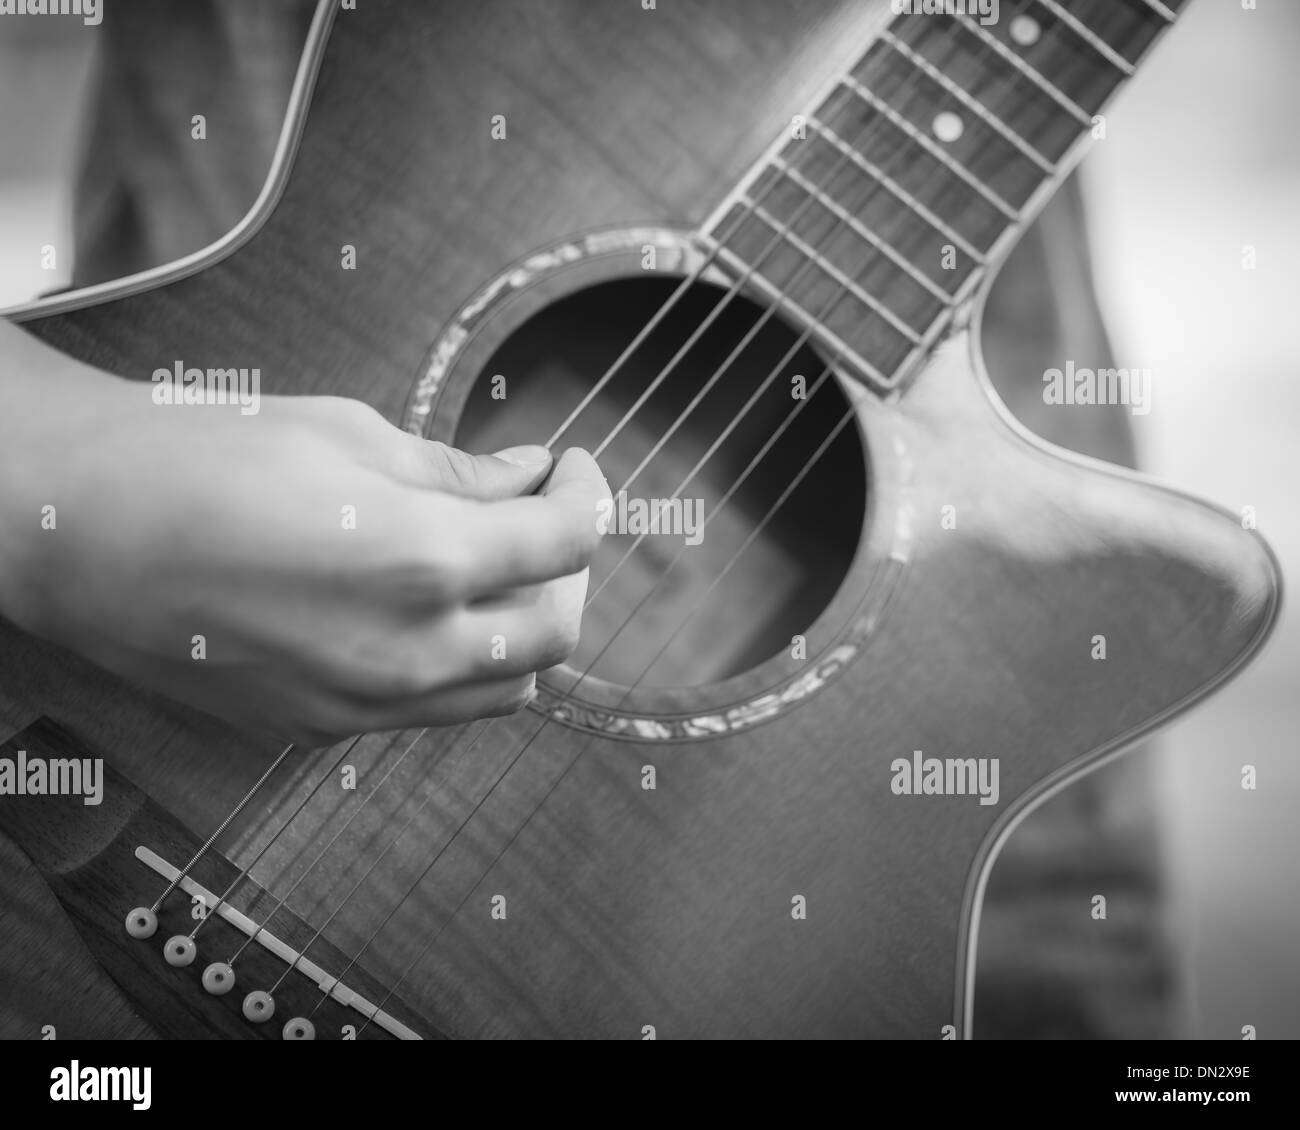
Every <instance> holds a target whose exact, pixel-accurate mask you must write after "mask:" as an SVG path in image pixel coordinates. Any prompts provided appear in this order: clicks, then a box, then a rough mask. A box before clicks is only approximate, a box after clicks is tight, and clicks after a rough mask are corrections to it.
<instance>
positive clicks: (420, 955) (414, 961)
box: [312, 409, 853, 1036]
mask: <svg viewBox="0 0 1300 1130" xmlns="http://www.w3.org/2000/svg"><path fill="white" fill-rule="evenodd" d="M852 412H853V409H850V411H849V413H847V414H846V416H845V419H844V420H842V421H841V422H840V425H838V426H837V429H836V430H837V431H838V430H839V427H842V426H843V425H844V424H845V423H847V420H848V419H849V418H850V417H851V415H852ZM829 438H830V437H828V442H829ZM815 458H816V457H814V461H815ZM806 469H807V468H805V471H806ZM792 485H793V484H792ZM769 517H770V514H769ZM755 533H757V530H756V531H755ZM743 548H744V547H742V552H743ZM737 556H738V555H737ZM674 563H675V561H674ZM731 564H734V558H733V562H731V563H729V565H728V567H727V569H724V574H723V575H725V573H726V572H727V571H728V570H729V569H730V567H731ZM671 567H672V565H670V566H669V568H670V569H671ZM721 579H722V577H721V576H720V577H719V578H718V579H717V581H720V580H721ZM717 581H715V585H716V583H717ZM712 587H714V586H711V587H710V588H712ZM704 595H705V596H707V592H706V594H704ZM701 599H703V598H701ZM688 619H689V614H688ZM686 622H687V621H686V620H684V621H683V622H682V624H680V625H679V626H678V629H677V630H676V631H675V632H674V633H673V636H672V637H670V639H669V640H668V641H666V643H665V645H664V648H661V649H660V652H659V653H657V655H656V657H655V659H652V661H651V667H653V665H654V663H655V662H657V660H658V656H659V655H662V653H663V651H664V649H665V648H666V647H667V646H668V645H669V644H671V641H672V639H673V638H675V636H676V635H677V634H678V632H680V630H681V627H682V626H684V624H685V623H686ZM649 669H650V668H647V671H648V670H649ZM625 697H626V696H625ZM543 725H545V724H543ZM594 740H595V738H594V737H593V738H592V739H590V740H589V742H588V743H587V747H584V750H583V751H581V752H580V753H579V754H578V755H577V757H575V758H574V760H573V762H571V763H570V765H569V766H568V767H566V769H565V770H564V772H563V773H562V774H561V776H560V778H559V779H557V780H556V782H555V783H554V784H553V785H552V786H551V788H550V789H548V790H547V793H546V795H545V796H543V798H542V800H541V802H540V803H539V804H538V805H537V806H536V807H535V808H534V809H533V812H532V813H530V815H529V817H528V818H527V819H526V820H525V822H524V825H523V826H521V827H520V828H519V829H518V830H517V831H516V832H515V834H514V835H512V836H511V838H510V840H509V841H508V842H507V843H506V845H505V846H504V847H503V848H502V849H501V850H500V851H499V852H498V853H497V855H496V857H495V858H494V859H493V861H492V863H491V864H490V865H489V867H488V870H487V871H486V872H484V874H483V875H481V876H480V877H479V879H478V880H476V882H475V883H474V884H473V886H472V887H471V888H470V890H469V891H468V892H467V894H466V895H465V897H464V898H462V900H461V902H460V903H459V904H458V905H457V906H456V908H455V909H454V910H453V911H452V913H451V915H450V916H449V917H448V919H447V920H446V922H444V924H443V926H442V927H440V928H439V930H438V931H437V933H436V934H435V935H434V937H433V938H431V939H430V941H429V942H428V943H426V945H425V946H424V947H423V949H422V950H421V951H420V952H419V953H417V955H416V956H415V958H413V959H412V961H411V962H410V963H409V964H408V966H407V968H406V970H405V971H404V972H403V974H402V976H401V978H399V980H398V982H397V983H396V984H395V985H394V986H393V987H392V988H391V989H390V990H388V992H387V994H386V995H385V996H384V997H383V998H382V999H381V1000H380V1002H379V1005H378V1006H377V1008H378V1009H382V1008H383V1006H384V1005H385V1004H386V1003H387V1002H388V1001H389V1000H390V999H391V998H392V996H393V995H394V994H395V992H396V990H397V988H399V987H400V985H401V984H402V982H403V981H404V980H405V979H406V977H407V976H409V974H410V972H411V971H412V970H413V969H414V967H415V966H416V965H417V964H418V963H419V961H421V960H422V959H423V957H424V956H425V955H426V954H427V953H428V952H429V951H430V950H431V949H432V947H433V946H434V945H435V944H436V942H437V940H438V939H439V938H440V937H441V935H442V933H443V932H444V931H445V930H446V928H447V926H449V925H450V923H451V921H452V920H454V918H455V917H456V915H457V914H459V912H460V910H461V909H462V908H463V907H464V905H465V904H466V903H467V902H468V900H469V898H471V897H472V896H473V893H474V891H476V890H477V889H478V887H479V886H481V884H482V882H483V881H484V880H485V879H486V878H487V875H488V874H490V873H491V870H492V869H493V868H494V867H495V866H496V863H497V862H499V860H500V859H501V858H502V856H503V855H504V853H505V852H506V851H507V850H509V847H510V846H511V844H513V843H514V842H515V841H516V840H517V839H518V836H519V835H520V834H522V832H523V830H524V828H525V827H526V826H527V825H528V823H529V822H531V820H532V819H533V817H534V816H535V815H536V814H537V812H539V811H540V810H541V809H542V808H543V807H544V805H545V803H546V801H547V799H549V797H550V796H551V795H552V794H553V793H554V792H555V790H556V789H557V788H558V787H559V784H560V782H561V781H562V780H563V778H564V777H565V776H566V775H567V773H568V771H569V769H571V768H572V767H573V765H574V764H576V762H577V761H578V759H579V758H581V756H582V755H583V753H585V751H586V748H588V747H590V745H591V744H592V742H594ZM426 871H427V869H426ZM420 878H421V879H422V878H423V873H422V875H421V877H420ZM419 881H420V880H417V884H418V882H419ZM389 918H391V914H390V915H389ZM387 921H388V919H387V918H386V919H385V923H386V922H387ZM382 925H383V924H381V927H380V928H381V929H382ZM371 940H373V936H372V939H371ZM368 944H369V942H367V945H368ZM363 949H364V947H363ZM359 956H360V955H359V954H358V957H359ZM355 960H356V958H354V959H353V961H354V962H355ZM351 964H352V963H349V967H348V968H349V969H350V968H351ZM327 997H328V993H327V994H325V995H324V996H322V998H321V1000H320V1001H318V1002H317V1005H316V1007H315V1008H314V1009H313V1010H312V1015H314V1014H315V1012H316V1010H317V1009H318V1008H319V1007H320V1005H321V1004H322V1003H323V1002H324V1000H325V999H326V998H327ZM370 1019H371V1018H370V1017H368V1018H367V1019H366V1021H365V1022H364V1023H363V1024H362V1026H361V1029H360V1030H359V1031H358V1033H357V1035H358V1036H359V1035H360V1034H361V1032H362V1031H364V1030H365V1028H366V1027H367V1026H368V1025H369V1023H370Z"/></svg>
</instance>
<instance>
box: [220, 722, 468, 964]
mask: <svg viewBox="0 0 1300 1130" xmlns="http://www.w3.org/2000/svg"><path fill="white" fill-rule="evenodd" d="M489 724H490V723H489ZM431 728H432V727H429V726H426V727H425V728H424V729H423V730H421V731H420V732H419V733H418V734H416V735H415V737H414V738H412V739H411V742H410V744H409V745H408V746H407V747H406V749H405V750H403V751H402V755H401V756H400V757H399V758H398V759H397V760H396V761H395V762H393V764H392V765H391V766H389V768H388V771H387V772H386V773H385V774H384V775H383V777H381V778H380V780H379V782H378V783H377V784H376V785H375V787H374V788H373V789H371V790H370V792H369V793H367V794H366V796H365V798H364V799H363V800H362V801H361V803H360V804H359V805H357V807H356V808H354V809H353V810H352V813H351V814H350V815H349V816H348V818H347V820H345V821H344V822H343V826H342V827H341V828H339V829H338V830H337V831H336V832H335V833H334V835H333V837H332V838H331V839H330V841H329V843H327V844H326V845H325V846H324V847H323V848H322V849H321V850H320V853H319V854H318V855H317V856H316V858H315V859H314V860H312V862H311V863H310V864H309V865H308V867H307V870H306V871H304V872H303V873H302V874H301V875H299V876H298V878H297V879H296V880H295V881H294V883H293V885H292V886H291V887H290V888H289V889H288V890H287V891H285V893H284V894H283V895H281V896H280V898H279V900H278V901H277V902H276V904H275V906H274V907H273V908H272V909H271V911H270V913H269V914H267V916H266V918H265V919H264V920H263V922H262V924H261V925H260V926H258V927H257V928H256V929H255V930H254V931H253V932H252V933H251V934H250V935H248V937H246V938H245V939H244V941H243V943H242V944H241V945H240V947H239V948H238V949H237V950H236V951H235V953H234V956H233V957H231V958H230V960H229V961H227V962H226V964H227V965H230V966H232V967H233V966H234V964H235V962H236V961H237V960H238V958H239V955H240V954H242V953H243V952H244V950H246V949H247V948H248V947H249V946H250V945H251V944H252V943H253V942H254V941H255V940H256V939H257V938H258V937H259V936H260V935H261V933H262V931H263V930H265V929H266V927H267V925H268V924H269V923H270V921H271V919H272V918H274V917H275V915H276V913H277V912H278V911H279V910H280V908H281V907H282V906H284V904H285V902H286V900H287V899H288V898H289V896H290V895H291V894H293V892H294V891H296V890H297V889H298V887H299V886H300V885H301V884H302V882H303V880H304V879H306V878H307V876H308V875H310V874H311V872H312V870H313V869H314V868H315V866H316V864H318V863H319V862H320V861H321V859H323V858H324V856H325V855H326V853H327V852H328V851H329V849H330V848H331V847H333V846H334V844H335V843H337V842H338V839H339V837H340V836H342V835H343V833H344V832H346V831H347V830H348V827H349V826H350V825H351V824H352V821H353V820H355V819H356V818H357V817H358V816H359V815H360V814H361V812H362V810H363V809H364V808H365V806H366V805H367V804H368V803H369V802H370V800H371V799H372V798H373V797H374V796H375V795H376V794H377V793H378V792H379V790H380V789H382V788H383V787H384V783H385V782H386V781H387V780H388V779H389V778H390V777H391V776H392V775H393V774H394V773H396V772H397V770H398V768H399V767H400V766H401V764H402V762H404V761H405V760H406V759H407V757H408V756H409V755H410V753H411V751H412V750H414V749H415V747H416V746H417V745H419V743H420V741H421V739H422V738H423V737H424V735H425V734H427V733H428V732H429V730H430V729H431ZM483 729H487V725H485V726H484V727H483ZM365 736H366V735H364V734H359V735H358V736H357V737H356V738H355V739H354V741H360V740H361V739H362V738H363V737H365ZM440 760H441V759H440ZM398 807H399V808H400V807H401V806H400V805H399V806H398Z"/></svg>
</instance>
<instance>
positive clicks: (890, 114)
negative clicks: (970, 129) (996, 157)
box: [843, 75, 1020, 221]
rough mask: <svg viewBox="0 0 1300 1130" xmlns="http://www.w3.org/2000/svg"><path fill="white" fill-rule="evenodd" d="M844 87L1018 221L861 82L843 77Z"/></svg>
mask: <svg viewBox="0 0 1300 1130" xmlns="http://www.w3.org/2000/svg"><path fill="white" fill-rule="evenodd" d="M843 85H844V86H846V87H848V89H849V90H851V91H852V92H853V93H854V94H855V95H857V97H858V98H860V99H861V100H862V101H863V102H865V103H867V105H868V106H870V107H871V108H872V109H874V110H876V111H878V112H879V113H881V114H883V115H884V116H885V117H886V118H888V119H889V120H890V121H891V122H893V123H894V125H896V126H897V127H898V128H899V129H901V130H902V131H903V132H904V133H906V134H907V135H908V136H909V137H910V138H912V140H913V141H915V142H916V143H917V144H918V145H920V146H921V147H922V148H923V149H924V150H925V151H926V152H927V153H929V154H930V155H931V156H932V157H934V159H935V160H937V161H938V162H939V163H940V164H942V165H945V166H946V167H947V168H948V169H949V170H951V171H952V172H953V173H954V174H956V175H957V176H958V177H960V178H961V179H962V180H964V181H965V182H966V183H967V184H968V185H970V186H971V188H973V189H974V190H975V191H976V192H978V193H979V194H980V195H981V196H982V197H984V199H985V200H987V201H988V202H989V203H990V204H992V205H993V207H994V208H996V209H997V210H998V211H999V212H1001V213H1002V214H1003V215H1004V216H1005V217H1006V218H1007V219H1008V220H1012V221H1017V220H1019V219H1020V213H1019V212H1017V211H1016V209H1015V208H1013V207H1012V206H1011V205H1010V204H1008V203H1007V202H1006V201H1005V200H1004V199H1003V198H1002V197H1001V195H999V194H998V193H997V192H995V191H994V190H993V189H992V188H990V187H989V186H988V185H986V184H985V183H984V182H983V181H982V180H980V179H979V177H977V176H976V175H975V174H974V173H972V172H971V171H970V170H969V169H967V168H966V166H965V165H963V164H962V163H961V162H960V161H958V160H957V159H956V158H955V157H953V156H952V154H950V153H948V152H946V151H945V150H944V149H942V148H940V147H939V146H937V145H935V144H934V142H932V141H931V140H930V139H929V138H928V137H926V136H925V134H923V133H922V132H921V131H920V130H919V129H917V128H916V126H915V125H913V124H912V123H911V122H910V121H908V120H907V119H906V118H905V117H903V116H902V114H900V113H898V112H897V111H896V110H894V109H893V108H891V107H890V106H888V105H886V104H885V103H884V102H882V101H881V100H880V99H879V98H877V97H876V96H875V95H874V94H872V93H871V91H870V90H868V89H867V88H866V87H865V86H863V85H862V84H861V83H860V82H858V80H857V79H855V78H854V77H853V76H852V75H846V76H845V77H844V81H843Z"/></svg>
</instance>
